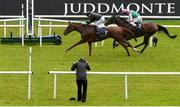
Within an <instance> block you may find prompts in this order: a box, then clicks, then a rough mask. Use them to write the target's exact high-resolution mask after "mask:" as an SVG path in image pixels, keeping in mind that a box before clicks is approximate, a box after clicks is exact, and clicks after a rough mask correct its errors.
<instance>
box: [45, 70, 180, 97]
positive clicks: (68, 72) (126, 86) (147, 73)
mask: <svg viewBox="0 0 180 107" xmlns="http://www.w3.org/2000/svg"><path fill="white" fill-rule="evenodd" d="M48 73H49V74H53V75H54V96H53V97H54V99H56V86H57V82H56V79H57V77H56V75H57V74H75V73H76V72H72V71H49V72H48ZM87 74H88V75H124V84H125V85H124V93H125V99H126V100H127V99H128V75H180V72H87Z"/></svg>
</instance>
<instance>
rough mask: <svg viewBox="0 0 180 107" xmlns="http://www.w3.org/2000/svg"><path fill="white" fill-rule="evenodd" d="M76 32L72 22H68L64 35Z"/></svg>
mask: <svg viewBox="0 0 180 107" xmlns="http://www.w3.org/2000/svg"><path fill="white" fill-rule="evenodd" d="M73 30H74V27H73V24H72V23H71V22H68V26H67V28H66V29H65V31H64V33H63V34H64V35H65V36H66V35H68V34H69V33H71V32H72V31H73Z"/></svg>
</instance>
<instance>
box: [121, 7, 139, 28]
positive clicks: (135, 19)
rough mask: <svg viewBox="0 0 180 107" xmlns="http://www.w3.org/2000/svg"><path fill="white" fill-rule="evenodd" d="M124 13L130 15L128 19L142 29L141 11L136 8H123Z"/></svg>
mask: <svg viewBox="0 0 180 107" xmlns="http://www.w3.org/2000/svg"><path fill="white" fill-rule="evenodd" d="M122 14H125V15H129V17H128V21H129V22H130V23H131V24H132V25H133V26H135V27H136V29H140V26H141V25H140V24H141V23H142V18H141V16H140V14H139V13H137V12H135V11H134V10H130V11H129V10H127V9H123V10H122Z"/></svg>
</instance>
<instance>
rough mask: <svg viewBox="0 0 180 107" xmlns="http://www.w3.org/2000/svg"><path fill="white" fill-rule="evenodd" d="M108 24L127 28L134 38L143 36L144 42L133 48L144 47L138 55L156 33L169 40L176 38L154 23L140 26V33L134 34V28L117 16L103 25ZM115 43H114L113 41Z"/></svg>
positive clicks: (145, 23)
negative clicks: (161, 33) (164, 35)
mask: <svg viewBox="0 0 180 107" xmlns="http://www.w3.org/2000/svg"><path fill="white" fill-rule="evenodd" d="M109 24H117V25H118V26H121V27H125V28H128V29H129V30H131V31H132V32H133V33H134V34H135V36H136V37H142V36H144V41H143V42H142V43H140V44H139V45H137V46H135V48H137V47H139V46H141V45H144V47H143V49H142V50H141V52H140V53H143V51H144V50H145V49H146V47H147V46H148V43H149V38H150V37H151V36H152V35H154V34H155V33H156V32H160V31H162V32H164V33H165V34H166V35H167V36H168V37H169V38H171V39H174V38H176V36H177V35H170V34H169V32H168V30H167V29H166V28H165V27H163V26H161V25H159V24H156V23H153V22H144V23H142V25H141V31H139V32H136V28H135V27H134V26H133V25H132V24H130V23H129V22H128V21H127V20H126V19H124V18H122V17H119V16H115V15H113V16H112V17H111V18H110V19H109V20H108V21H107V22H106V23H105V25H106V26H107V25H109ZM130 39H132V38H131V37H129V38H127V40H130ZM114 43H115V41H114Z"/></svg>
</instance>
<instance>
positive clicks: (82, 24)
mask: <svg viewBox="0 0 180 107" xmlns="http://www.w3.org/2000/svg"><path fill="white" fill-rule="evenodd" d="M71 24H76V25H81V26H84V27H85V26H86V24H85V23H75V22H73V23H71ZM87 27H95V25H87Z"/></svg>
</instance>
